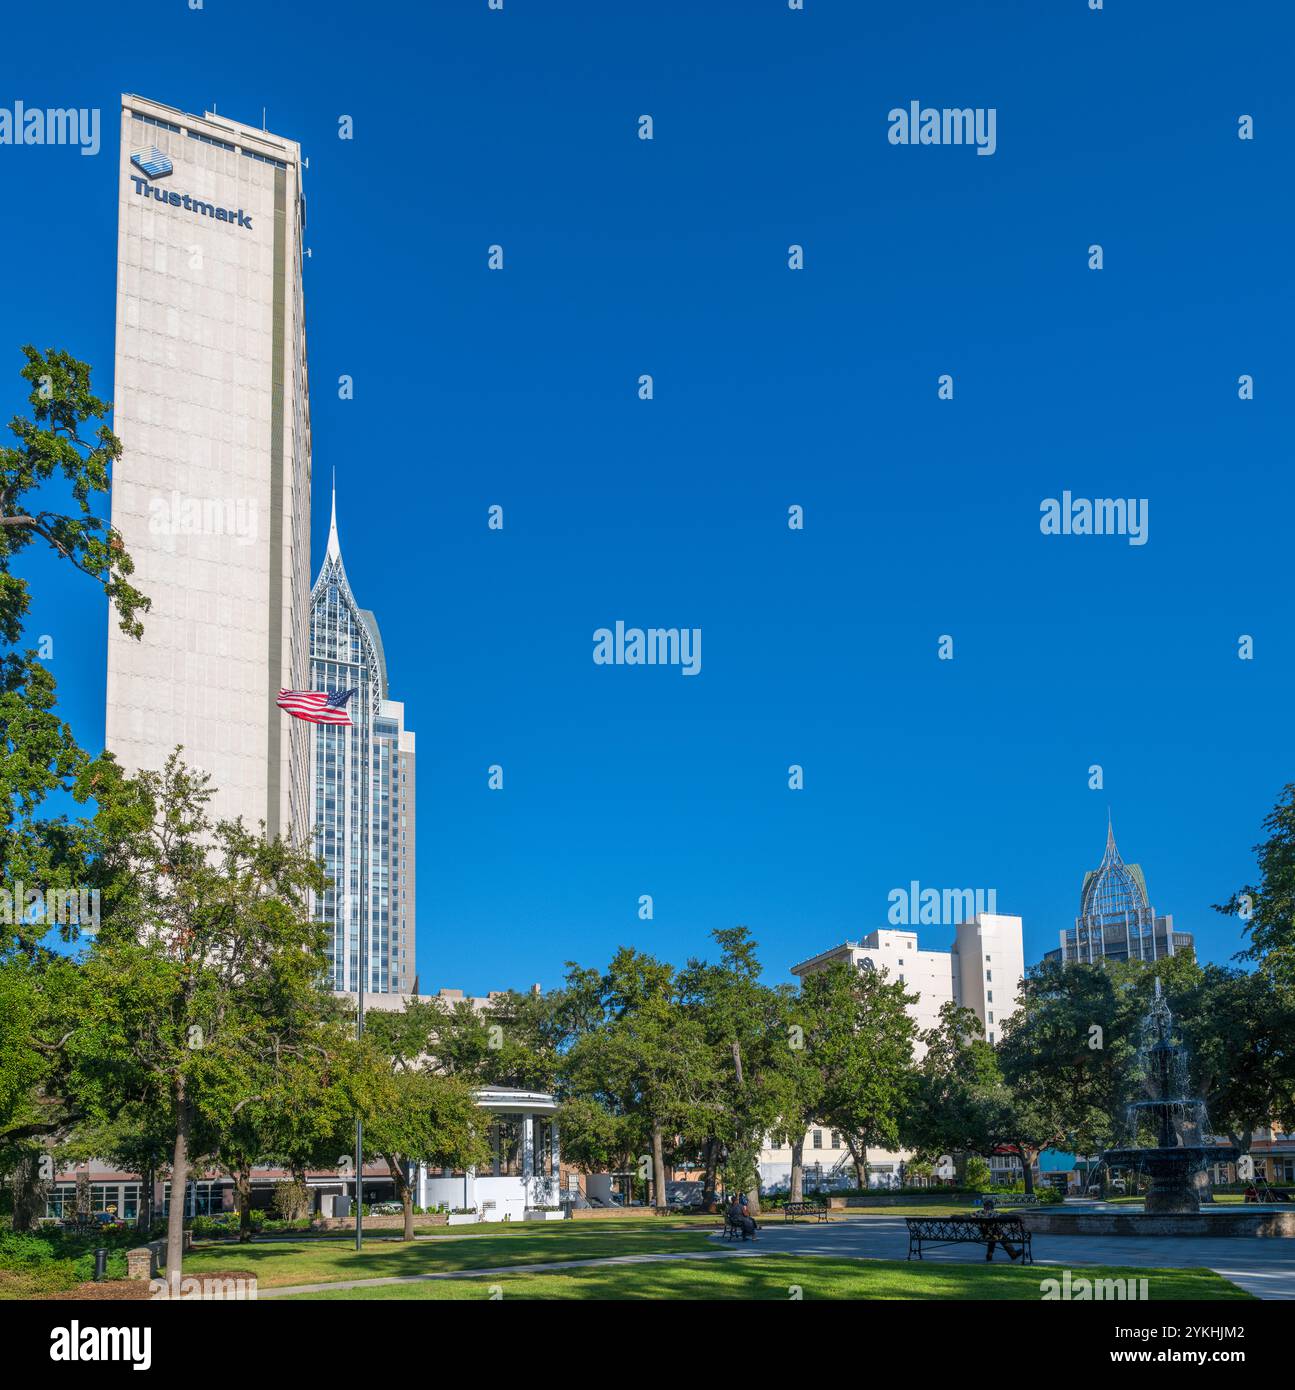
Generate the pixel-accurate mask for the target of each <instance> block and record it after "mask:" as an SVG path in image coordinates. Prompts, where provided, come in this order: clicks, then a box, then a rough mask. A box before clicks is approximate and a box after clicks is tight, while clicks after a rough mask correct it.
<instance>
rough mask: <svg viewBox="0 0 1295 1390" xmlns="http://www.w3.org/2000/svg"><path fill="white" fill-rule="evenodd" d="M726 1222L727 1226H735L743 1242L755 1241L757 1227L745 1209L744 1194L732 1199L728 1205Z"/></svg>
mask: <svg viewBox="0 0 1295 1390" xmlns="http://www.w3.org/2000/svg"><path fill="white" fill-rule="evenodd" d="M728 1220H729V1225H731V1226H736V1227H737V1228H738V1230H739V1231H741V1232H742V1239H743V1240H754V1239H755V1233H756V1231H757V1230H758V1229H759V1227H758V1226H757V1225H756V1224H755V1218H754V1217H753V1216H752V1215H751V1212H750V1210H749V1209H748V1207H747V1204H746V1193H745V1192H744V1193H742V1194H741V1195H740V1196H737V1197H734V1198H733V1200H732V1201H731V1202H730V1203H729V1208H728Z"/></svg>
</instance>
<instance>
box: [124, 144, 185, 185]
mask: <svg viewBox="0 0 1295 1390" xmlns="http://www.w3.org/2000/svg"><path fill="white" fill-rule="evenodd" d="M130 162H131V163H132V164H133V165H134V166H135V168H136V169H138V170H139V171H140V173H141V174H144V175H146V176H147V177H148V178H150V179H164V178H165V177H166V176H167V175H168V174H169V173H170V172H171V170H172V169H174V168H175V165H174V164H172V163H171V161H170V159H169V158H168V157H167V156H166V155H164V154H163V153H162V151H161V150H159V149H158V147H157V146H156V145H150V146H149V147H148V148H147V149H146V150H134V151H132V153H131V156H130Z"/></svg>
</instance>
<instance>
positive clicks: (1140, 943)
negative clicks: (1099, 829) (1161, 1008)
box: [1044, 820, 1194, 965]
mask: <svg viewBox="0 0 1295 1390" xmlns="http://www.w3.org/2000/svg"><path fill="white" fill-rule="evenodd" d="M1193 948H1194V940H1193V937H1192V935H1191V933H1190V932H1181V931H1175V930H1174V919H1173V918H1172V917H1171V916H1168V915H1166V916H1164V917H1157V916H1156V910H1155V908H1154V907H1152V906H1151V903H1150V901H1149V899H1148V897H1147V881H1146V879H1145V878H1144V877H1143V873H1142V870H1141V869H1140V868H1139V867H1138V865H1136V864H1126V863H1125V862H1124V859H1123V857H1122V856H1121V854H1120V851H1119V850H1118V849H1117V848H1116V844H1115V830H1114V828H1113V827H1112V825H1111V823H1110V821H1109V820H1108V821H1107V823H1106V853H1105V854H1103V856H1102V862H1101V863H1100V864H1099V865H1098V866H1097V868H1095V869H1090V870H1089V871H1088V872H1087V873H1086V874H1085V875H1084V886H1083V888H1082V890H1081V892H1080V901H1079V916H1078V917H1076V918H1075V925H1074V927H1073V929H1071V930H1067V931H1063V932H1062V933H1061V945H1060V948H1059V949H1058V950H1056V951H1049V952H1048V953H1047V954H1046V955H1045V957H1044V959H1045V960H1060V961H1065V962H1067V963H1070V964H1073V963H1074V962H1077V961H1078V962H1085V963H1087V964H1090V965H1092V964H1098V963H1100V962H1101V961H1105V960H1160V959H1161V958H1162V957H1163V956H1172V955H1177V954H1179V953H1180V952H1182V951H1183V950H1192V949H1193Z"/></svg>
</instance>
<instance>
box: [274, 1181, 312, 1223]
mask: <svg viewBox="0 0 1295 1390" xmlns="http://www.w3.org/2000/svg"><path fill="white" fill-rule="evenodd" d="M313 1204H314V1198H313V1196H312V1195H311V1191H310V1188H309V1187H307V1186H306V1184H305V1183H304V1182H296V1181H286V1180H285V1181H284V1182H276V1183H275V1184H274V1195H273V1197H271V1199H270V1205H271V1206H272V1207H273V1208H274V1212H275V1214H276V1215H277V1216H278V1217H279V1218H280V1219H281V1220H284V1221H299V1220H301V1218H302V1217H305V1216H309V1215H310V1209H311V1207H312V1206H313Z"/></svg>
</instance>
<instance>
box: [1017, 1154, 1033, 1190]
mask: <svg viewBox="0 0 1295 1390" xmlns="http://www.w3.org/2000/svg"><path fill="white" fill-rule="evenodd" d="M1016 1156H1017V1158H1019V1159H1020V1160H1021V1172H1022V1173H1023V1174H1024V1175H1025V1195H1026V1196H1027V1197H1028V1196H1029V1195H1030V1193H1031V1192H1033V1191H1034V1164H1033V1162H1032V1159H1033V1150H1032V1149H1027V1148H1026V1147H1025V1145H1024V1144H1017V1145H1016Z"/></svg>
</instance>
